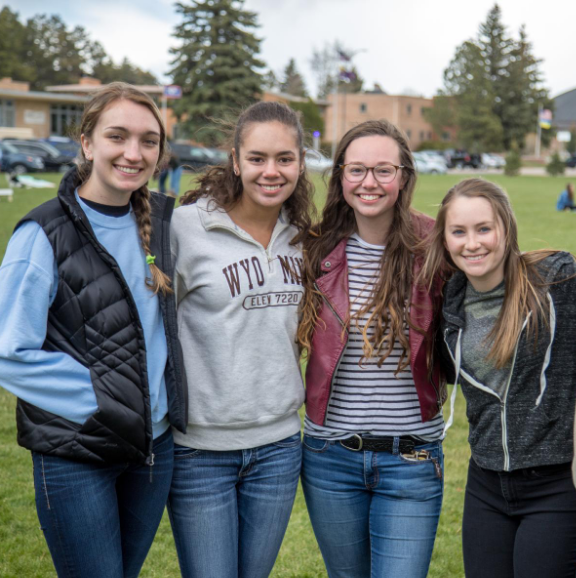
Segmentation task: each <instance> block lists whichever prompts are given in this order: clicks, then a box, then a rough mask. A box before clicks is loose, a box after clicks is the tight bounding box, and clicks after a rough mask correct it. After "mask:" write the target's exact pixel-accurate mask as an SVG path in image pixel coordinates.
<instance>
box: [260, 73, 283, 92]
mask: <svg viewBox="0 0 576 578" xmlns="http://www.w3.org/2000/svg"><path fill="white" fill-rule="evenodd" d="M279 86H280V82H279V81H278V78H277V77H276V75H275V74H274V71H273V70H267V71H266V72H265V73H264V74H263V75H262V90H271V91H276V90H278V87H279Z"/></svg>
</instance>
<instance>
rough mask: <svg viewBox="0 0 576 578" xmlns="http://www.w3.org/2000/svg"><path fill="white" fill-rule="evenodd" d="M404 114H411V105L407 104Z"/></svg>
mask: <svg viewBox="0 0 576 578" xmlns="http://www.w3.org/2000/svg"><path fill="white" fill-rule="evenodd" d="M406 114H409V115H410V114H412V105H411V104H407V105H406Z"/></svg>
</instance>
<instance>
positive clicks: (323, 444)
mask: <svg viewBox="0 0 576 578" xmlns="http://www.w3.org/2000/svg"><path fill="white" fill-rule="evenodd" d="M302 446H303V447H304V449H306V450H308V451H310V452H314V453H315V454H321V453H323V452H325V451H326V450H327V449H328V448H329V447H330V440H323V439H321V438H314V437H312V436H307V435H305V436H304V440H303V441H302Z"/></svg>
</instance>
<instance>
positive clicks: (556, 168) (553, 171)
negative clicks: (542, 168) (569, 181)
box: [546, 152, 566, 177]
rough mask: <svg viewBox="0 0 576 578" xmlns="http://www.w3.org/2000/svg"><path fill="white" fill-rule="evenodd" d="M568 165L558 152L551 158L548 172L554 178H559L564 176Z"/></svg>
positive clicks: (547, 168)
mask: <svg viewBox="0 0 576 578" xmlns="http://www.w3.org/2000/svg"><path fill="white" fill-rule="evenodd" d="M565 169H566V165H565V164H564V161H563V160H562V159H561V158H560V155H559V154H558V153H557V152H556V153H554V154H553V155H552V156H551V157H550V162H549V163H548V164H547V165H546V172H547V173H548V174H549V175H550V176H552V177H557V176H559V175H563V174H564V170H565Z"/></svg>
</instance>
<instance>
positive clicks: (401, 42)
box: [0, 0, 576, 96]
mask: <svg viewBox="0 0 576 578" xmlns="http://www.w3.org/2000/svg"><path fill="white" fill-rule="evenodd" d="M182 1H184V2H185V1H187V0H182ZM499 4H500V7H501V9H502V15H503V18H502V20H503V22H504V24H505V25H506V26H507V27H508V30H509V32H510V33H512V34H513V35H514V37H517V35H518V29H519V28H520V26H521V25H522V24H524V25H525V26H526V32H527V35H528V39H529V40H530V41H531V42H532V44H533V52H534V54H535V55H536V56H537V57H538V58H541V59H543V62H542V64H541V68H540V69H541V71H542V72H543V75H544V80H545V85H546V86H547V87H548V88H549V89H550V92H551V95H552V96H557V95H558V94H561V93H563V92H565V91H567V90H571V89H573V88H576V66H575V64H574V61H575V59H574V56H575V55H576V1H574V0H547V1H546V2H530V1H529V0H501V1H500V2H499ZM6 5H7V6H10V8H11V9H12V10H16V11H18V12H19V14H20V17H21V19H26V18H29V17H31V16H33V15H34V14H39V13H46V12H49V13H57V14H59V15H60V16H61V17H62V18H63V20H64V21H65V22H66V23H67V24H68V25H69V26H74V25H77V24H78V25H81V26H84V27H85V28H86V29H87V30H88V31H89V32H90V34H91V37H92V39H94V40H99V41H100V42H101V43H102V44H103V46H104V48H105V49H106V51H107V52H108V53H109V54H110V55H111V56H112V57H113V58H114V59H115V60H116V61H119V60H121V59H122V58H123V57H125V56H126V57H128V58H129V59H130V60H131V61H132V62H134V63H135V64H137V65H138V66H140V67H141V68H144V69H147V70H151V71H152V72H154V73H155V74H156V75H157V76H158V77H159V78H160V80H161V81H168V78H167V77H166V76H165V74H166V73H167V72H168V70H169V68H170V64H169V62H170V54H169V52H168V49H169V47H170V46H174V45H175V40H174V39H173V38H172V37H171V33H172V31H173V29H174V26H175V25H176V24H178V23H179V20H180V19H179V15H178V14H177V13H176V11H175V10H174V3H173V2H172V1H171V0H134V1H132V2H129V1H128V0H97V1H96V0H92V1H89V2H88V1H86V0H74V1H70V0H50V2H46V1H45V0H9V1H2V0H0V6H6ZM493 5H494V1H493V0H472V1H470V2H463V1H462V0H434V1H433V0H403V1H402V2H399V1H394V2H392V1H390V0H246V1H245V8H246V9H248V10H252V11H254V12H256V13H258V21H259V23H260V25H261V26H260V28H259V29H258V31H257V35H258V36H259V37H260V38H261V39H262V53H261V57H262V59H263V60H264V61H265V62H266V64H267V65H268V67H269V68H271V69H272V70H273V71H274V72H276V73H277V74H281V72H282V70H283V69H284V67H285V66H286V63H287V62H288V59H289V58H291V57H293V58H295V60H296V64H297V66H298V68H299V70H300V71H301V73H302V74H303V75H304V77H305V79H306V82H307V85H308V87H309V89H310V90H311V92H312V93H315V90H316V86H315V82H314V76H313V73H312V71H311V69H310V57H311V54H312V51H313V49H314V48H322V47H323V46H324V45H325V43H326V42H333V41H334V40H336V39H337V40H339V41H340V42H342V43H343V44H344V45H345V46H346V47H347V48H349V49H352V50H354V51H358V53H357V55H356V56H355V58H354V63H355V64H356V66H357V68H358V71H359V72H360V74H361V76H362V77H363V78H364V79H365V81H366V82H365V87H366V88H371V87H372V86H373V83H374V82H377V83H379V84H380V85H381V86H382V88H383V89H384V90H385V91H386V92H388V93H389V94H401V93H406V92H410V93H412V94H414V93H415V94H422V95H424V96H432V95H434V94H435V93H436V91H437V90H438V89H439V88H441V86H442V73H443V70H444V69H445V68H446V66H447V65H448V63H449V62H450V60H451V58H452V56H453V55H454V50H455V48H456V46H458V45H459V44H460V43H462V42H463V41H465V40H467V39H469V38H472V37H474V36H475V35H476V33H477V31H478V25H479V24H480V23H481V22H483V21H484V20H485V18H486V15H487V13H488V11H489V10H490V8H491V7H492V6H493Z"/></svg>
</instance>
